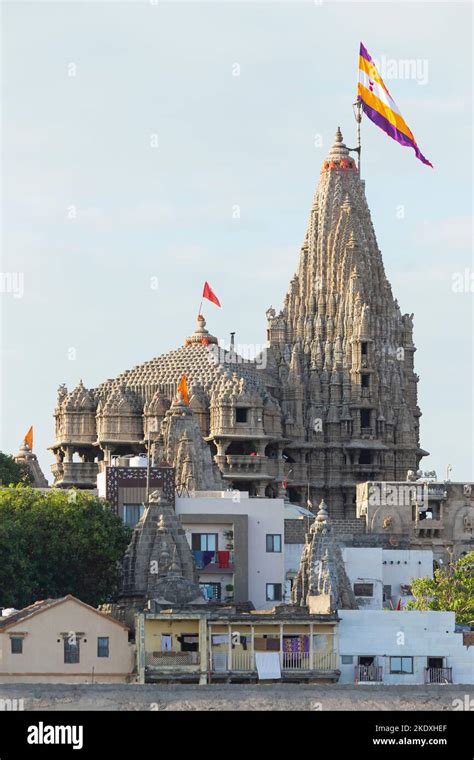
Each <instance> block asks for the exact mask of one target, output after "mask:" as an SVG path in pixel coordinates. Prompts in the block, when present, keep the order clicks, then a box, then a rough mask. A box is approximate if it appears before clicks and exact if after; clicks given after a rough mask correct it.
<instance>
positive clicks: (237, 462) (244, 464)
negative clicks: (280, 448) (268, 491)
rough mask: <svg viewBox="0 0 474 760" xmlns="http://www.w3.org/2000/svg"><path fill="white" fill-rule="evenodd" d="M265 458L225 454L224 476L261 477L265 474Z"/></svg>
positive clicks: (256, 455)
mask: <svg viewBox="0 0 474 760" xmlns="http://www.w3.org/2000/svg"><path fill="white" fill-rule="evenodd" d="M267 462H268V458H267V457H262V456H259V455H258V454H255V455H252V454H226V455H225V460H224V475H232V476H235V475H248V474H249V473H251V474H255V475H262V474H266V473H267Z"/></svg>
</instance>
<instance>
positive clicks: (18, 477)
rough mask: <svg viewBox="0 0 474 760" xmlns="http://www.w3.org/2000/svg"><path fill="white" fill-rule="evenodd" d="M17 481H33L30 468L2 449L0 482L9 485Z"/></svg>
mask: <svg viewBox="0 0 474 760" xmlns="http://www.w3.org/2000/svg"><path fill="white" fill-rule="evenodd" d="M17 483H31V475H30V472H29V470H28V468H27V467H25V466H24V465H22V464H18V462H15V460H14V458H13V457H12V456H11V455H10V454H4V453H3V452H2V451H0V484H3V485H4V486H9V485H16V484H17Z"/></svg>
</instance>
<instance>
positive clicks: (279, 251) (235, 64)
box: [0, 0, 474, 481]
mask: <svg viewBox="0 0 474 760" xmlns="http://www.w3.org/2000/svg"><path fill="white" fill-rule="evenodd" d="M1 12H2V17H3V18H2V22H3V23H2V30H3V32H2V34H3V39H2V50H3V56H2V61H1V65H2V89H3V102H2V114H1V119H0V123H1V129H2V149H3V150H2V152H3V168H2V173H1V179H2V203H1V211H2V260H1V267H0V272H1V280H0V308H1V316H2V322H1V338H2V351H1V367H0V394H1V395H0V411H1V417H0V420H1V428H0V450H2V451H4V452H7V453H15V452H16V451H17V450H18V448H19V445H20V444H21V442H22V439H23V436H24V434H25V433H26V431H27V429H28V428H29V426H30V425H33V426H34V434H35V443H34V450H35V452H36V453H37V455H38V457H39V460H40V463H41V465H42V467H43V470H44V471H45V474H46V476H47V477H48V478H49V479H50V480H51V473H50V464H52V462H53V458H52V456H51V453H50V452H48V450H47V448H48V446H50V445H51V444H52V443H53V440H54V420H53V416H52V415H53V409H54V406H55V403H56V395H57V388H58V386H59V385H60V383H66V385H67V386H68V389H70V390H71V389H72V388H74V387H75V385H76V384H77V382H78V381H79V380H80V379H82V380H83V382H84V384H85V385H86V386H87V387H95V386H96V385H97V384H98V383H100V382H102V381H104V380H106V379H107V378H112V377H114V376H116V375H117V374H118V373H119V372H121V371H123V370H125V369H127V368H130V367H133V366H135V365H136V364H138V363H141V362H143V361H146V360H148V359H151V358H152V357H154V356H157V355H159V354H161V353H164V352H166V351H168V350H170V349H172V348H176V347H178V346H180V345H182V343H183V340H184V339H185V338H186V337H187V336H188V335H189V334H190V333H191V332H192V331H193V329H194V324H195V317H196V314H197V310H198V306H199V300H200V294H201V292H202V286H203V282H204V280H208V281H209V283H210V284H211V286H212V288H213V289H214V291H215V292H216V293H217V295H218V297H219V299H220V301H221V303H222V309H218V308H216V307H214V306H213V305H212V304H208V305H206V307H205V309H204V314H205V316H206V319H207V320H208V325H207V326H208V328H209V329H210V331H211V332H212V333H213V334H214V335H217V336H218V337H219V338H221V339H224V340H227V339H228V335H229V333H230V331H236V343H237V344H239V343H240V344H245V345H257V346H258V345H261V344H262V343H263V341H264V340H265V330H266V319H265V311H266V309H267V308H268V307H269V306H270V305H273V306H274V307H275V308H276V309H277V310H278V309H280V308H281V306H282V302H283V297H284V294H285V292H286V289H287V286H288V282H289V280H290V279H291V277H292V276H293V274H294V272H295V270H296V268H297V264H298V256H299V248H300V245H301V243H302V241H303V237H304V233H305V229H306V223H307V218H308V213H309V209H310V206H311V200H312V195H313V193H314V189H315V187H316V184H317V179H318V176H319V170H320V166H321V163H322V161H323V160H324V158H325V155H326V153H327V151H328V149H329V147H330V145H331V143H332V141H333V137H334V133H335V130H336V127H337V126H338V125H339V126H340V127H341V130H342V132H343V135H344V138H345V142H346V143H347V144H348V145H349V146H353V145H354V144H355V123H354V117H353V112H352V103H353V101H354V100H355V94H356V84H357V63H358V50H359V43H360V41H361V40H362V41H363V42H364V44H365V46H366V48H367V49H368V50H369V52H370V53H371V55H372V57H373V58H374V59H375V60H376V61H377V62H378V63H379V65H380V67H381V69H382V70H381V73H382V76H383V75H384V73H385V74H386V84H387V86H388V88H389V90H390V92H391V95H392V97H393V98H394V100H395V101H396V103H397V104H398V107H399V109H400V111H401V113H402V114H403V116H404V118H405V120H406V122H407V123H408V125H409V126H410V128H411V130H412V131H413V133H414V135H415V138H416V140H417V142H418V145H419V147H420V149H421V151H422V153H423V154H424V155H425V156H426V157H427V158H428V159H430V160H431V162H432V163H433V164H434V169H431V168H430V167H427V166H424V165H423V164H421V163H420V162H419V161H418V160H417V159H416V158H415V156H414V153H413V151H412V150H410V149H408V148H403V147H401V146H399V145H398V144H397V143H395V142H394V141H393V140H391V139H389V138H388V137H387V136H386V135H385V134H384V133H383V132H382V131H381V130H379V129H378V128H377V127H376V126H375V125H374V124H372V123H371V122H370V121H368V120H367V119H364V120H363V123H362V145H363V148H362V150H363V152H362V176H363V178H364V179H365V182H366V194H367V198H368V203H369V207H370V209H371V213H372V219H373V223H374V227H375V231H376V234H377V238H378V243H379V247H380V248H381V251H382V256H383V259H384V264H385V268H386V273H387V276H388V278H389V280H390V282H391V284H392V288H393V291H394V295H395V297H396V298H398V301H399V303H400V307H401V309H402V312H408V313H414V314H415V317H414V339H415V344H416V346H417V349H418V350H417V352H416V354H415V369H416V371H417V373H418V375H419V377H420V382H419V385H418V389H419V404H420V407H421V410H422V412H423V416H422V418H421V445H422V447H423V448H424V449H426V450H428V451H429V452H430V456H429V457H427V458H425V459H424V460H423V462H422V469H424V470H432V469H435V470H436V471H437V473H438V477H439V478H440V479H444V478H445V477H446V472H447V467H448V465H451V466H452V471H451V474H450V477H451V479H452V480H459V481H463V480H464V481H467V480H473V479H474V472H473V450H474V448H473V438H472V429H473V425H472V387H473V374H472V337H473V322H472V300H473V290H474V285H473V284H472V277H473V275H472V273H473V271H474V270H473V261H472V247H471V237H472V179H473V177H472V111H471V108H472V74H471V69H472V6H471V5H470V3H468V2H461V3H456V2H449V3H442V2H422V3H412V2H410V3H409V4H408V3H404V2H394V3H391V2H370V3H360V2H350V3H339V2H328V1H326V2H325V1H324V0H323V2H319V0H316V2H314V1H312V2H310V1H308V2H260V3H257V2H252V0H248V1H247V2H212V3H201V2H191V3H186V2H179V0H178V1H175V2H172V3H171V2H165V0H158V1H157V2H155V1H154V0H151V2H148V1H145V2H129V3H126V2H120V3H119V2H114V1H113V0H109V2H72V1H71V2H68V1H67V0H63V1H58V2H51V3H49V2H41V1H40V2H38V1H35V2H34V3H28V2H21V1H17V2H4V3H2V7H1ZM406 61H408V63H409V65H408V66H407V67H405V64H404V62H406Z"/></svg>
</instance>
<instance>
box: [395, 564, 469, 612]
mask: <svg viewBox="0 0 474 760" xmlns="http://www.w3.org/2000/svg"><path fill="white" fill-rule="evenodd" d="M411 588H412V594H413V596H414V597H415V599H414V600H413V601H412V602H409V603H408V604H407V608H408V609H412V610H448V611H451V612H455V613H456V623H461V624H467V625H470V624H474V552H469V553H468V554H466V555H465V556H464V557H461V558H460V559H458V560H457V562H454V563H452V564H450V565H449V566H448V567H441V568H439V569H437V570H435V571H434V577H433V578H416V579H415V580H413V581H412V583H411Z"/></svg>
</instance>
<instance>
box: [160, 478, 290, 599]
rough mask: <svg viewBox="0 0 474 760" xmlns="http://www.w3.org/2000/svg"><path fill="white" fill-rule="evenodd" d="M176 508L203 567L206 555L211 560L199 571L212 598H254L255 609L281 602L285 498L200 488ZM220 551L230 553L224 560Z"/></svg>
mask: <svg viewBox="0 0 474 760" xmlns="http://www.w3.org/2000/svg"><path fill="white" fill-rule="evenodd" d="M175 509H176V514H177V515H179V517H180V520H181V523H182V525H183V528H184V529H185V532H186V537H187V539H188V543H189V545H190V547H191V550H192V551H193V553H194V556H195V559H196V560H197V564H198V565H200V564H201V565H202V561H203V554H204V553H206V556H205V557H204V561H207V560H208V559H211V561H210V562H209V563H208V564H207V565H206V566H204V567H201V569H200V570H199V582H200V584H201V586H202V587H203V588H204V590H205V593H206V594H207V595H208V596H209V598H211V597H214V598H216V599H226V598H228V599H231V598H233V599H235V601H247V600H250V601H251V602H252V603H253V605H254V606H255V608H256V609H272V608H273V607H274V606H275V605H276V604H278V603H279V602H281V601H283V599H284V592H285V585H284V584H285V559H284V558H285V555H284V543H283V542H284V518H285V504H284V501H283V499H265V498H258V499H251V498H249V496H248V493H247V492H244V491H216V492H214V491H197V492H196V493H195V494H193V495H192V496H179V497H177V498H176V503H175ZM222 552H225V553H229V557H226V556H225V555H224V562H223V563H222V562H220V561H219V560H220V559H221V558H222ZM212 553H214V554H215V556H214V557H211V555H212ZM219 555H220V556H219ZM227 559H228V566H227V567H226V564H227V562H226V560H227Z"/></svg>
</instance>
